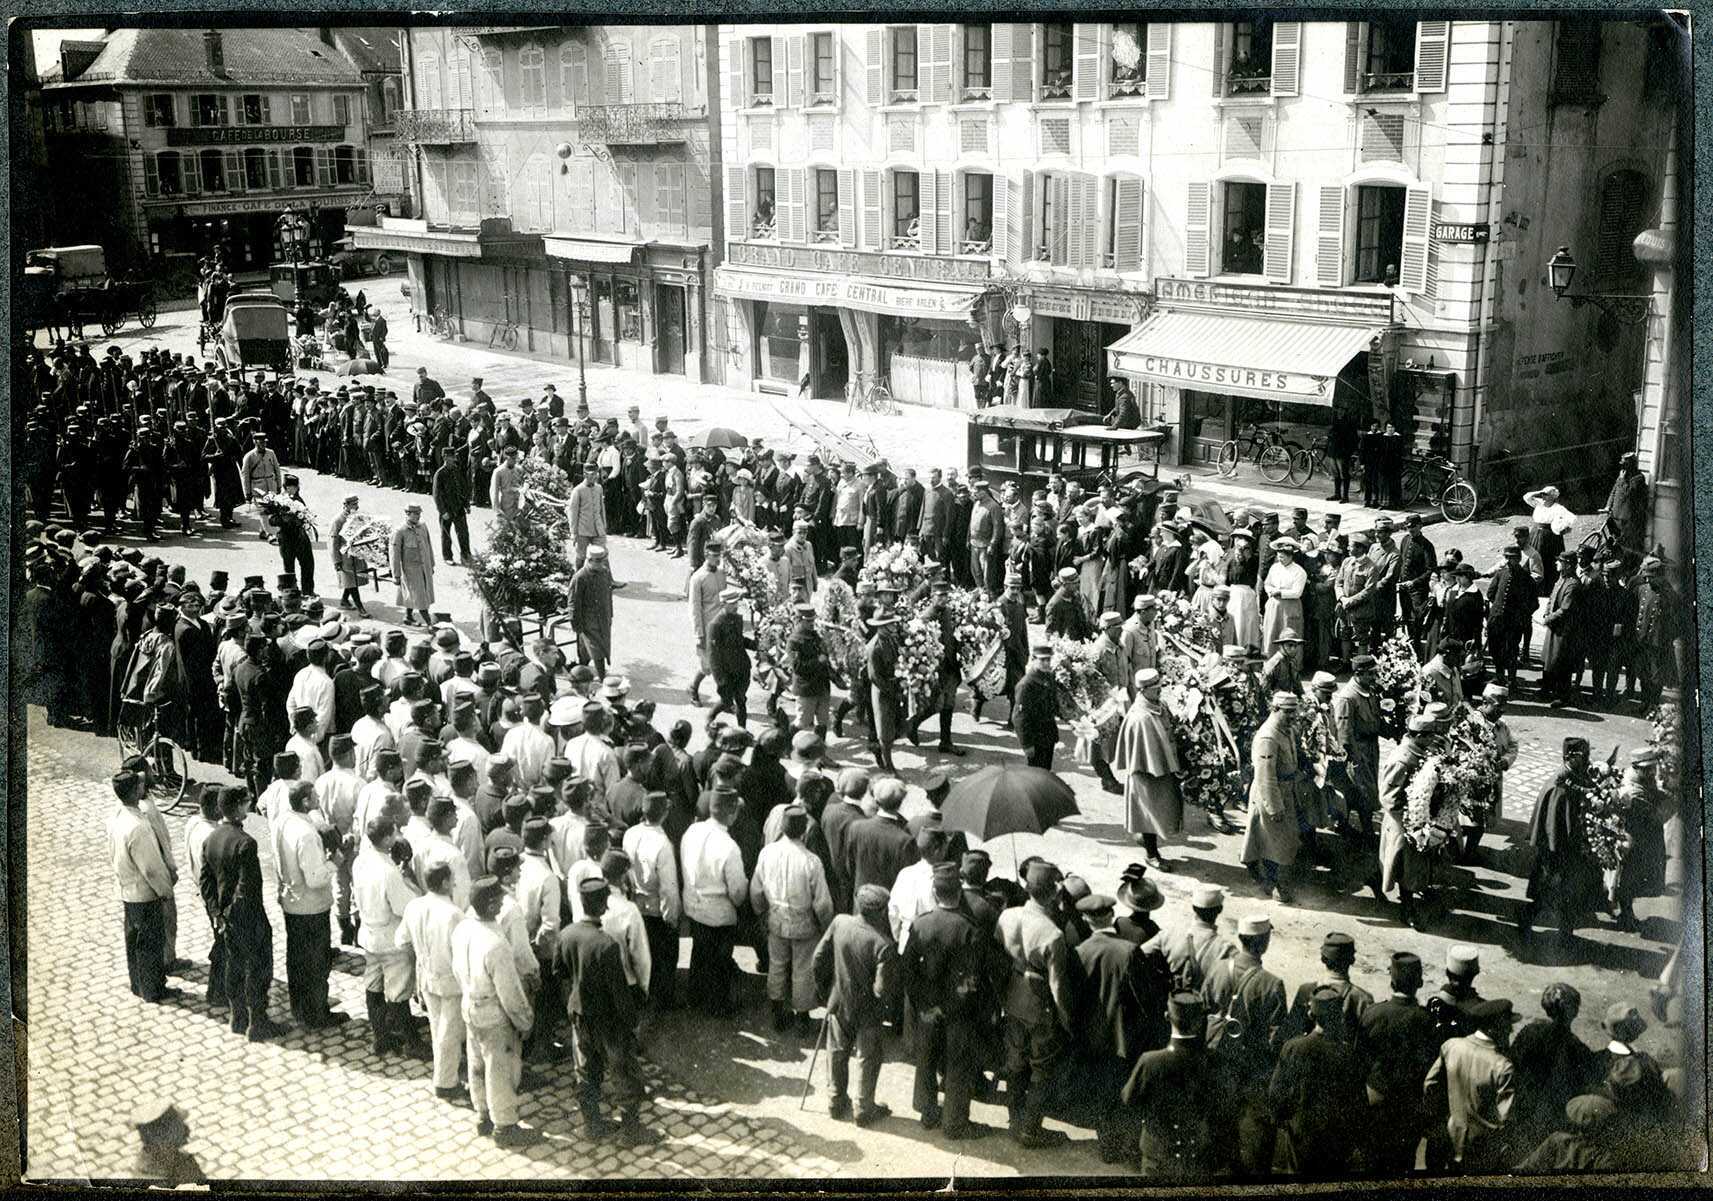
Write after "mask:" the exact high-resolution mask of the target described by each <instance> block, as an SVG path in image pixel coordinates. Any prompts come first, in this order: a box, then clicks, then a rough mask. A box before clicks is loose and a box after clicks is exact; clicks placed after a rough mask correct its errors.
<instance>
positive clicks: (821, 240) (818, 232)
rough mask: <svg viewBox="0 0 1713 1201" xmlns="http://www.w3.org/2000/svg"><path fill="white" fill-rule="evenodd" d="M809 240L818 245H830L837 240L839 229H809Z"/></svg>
mask: <svg viewBox="0 0 1713 1201" xmlns="http://www.w3.org/2000/svg"><path fill="white" fill-rule="evenodd" d="M809 240H810V241H811V242H813V243H815V244H816V245H818V246H828V245H832V244H833V243H835V242H837V241H838V240H839V231H838V230H836V229H812V230H810V231H809Z"/></svg>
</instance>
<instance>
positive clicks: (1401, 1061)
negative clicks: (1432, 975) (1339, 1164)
mask: <svg viewBox="0 0 1713 1201" xmlns="http://www.w3.org/2000/svg"><path fill="white" fill-rule="evenodd" d="M1390 970H1391V984H1392V995H1391V996H1390V997H1388V998H1386V999H1385V1000H1384V1001H1378V1002H1376V1003H1374V1004H1373V1005H1370V1006H1368V1007H1367V1008H1366V1009H1364V1010H1363V1011H1362V1016H1361V1018H1360V1019H1359V1020H1358V1025H1357V1037H1356V1044H1357V1048H1358V1049H1359V1050H1360V1051H1361V1052H1362V1054H1363V1057H1364V1058H1365V1059H1366V1060H1367V1063H1368V1097H1367V1100H1368V1114H1369V1117H1368V1121H1367V1129H1368V1132H1369V1138H1368V1145H1367V1147H1366V1148H1365V1149H1364V1151H1363V1161H1364V1166H1365V1167H1366V1168H1367V1170H1368V1171H1369V1172H1371V1173H1375V1174H1377V1175H1381V1176H1402V1175H1405V1174H1407V1173H1408V1172H1409V1171H1410V1170H1411V1169H1413V1168H1414V1167H1415V1164H1416V1145H1417V1144H1418V1143H1420V1142H1421V1136H1422V1129H1423V1126H1424V1125H1425V1115H1424V1113H1423V1110H1422V1081H1423V1080H1425V1079H1426V1078H1427V1071H1428V1068H1429V1067H1430V1066H1432V1064H1433V1061H1434V1056H1436V1055H1437V1054H1438V1053H1439V1046H1440V1043H1441V1042H1442V1041H1443V1040H1442V1039H1441V1038H1440V1037H1439V1033H1438V1031H1437V1029H1436V1027H1435V1023H1434V1019H1433V1018H1432V1017H1431V1016H1430V1015H1429V1014H1428V1012H1427V1010H1425V1009H1423V1008H1422V1006H1421V1005H1420V1004H1419V1003H1418V1002H1417V1001H1416V993H1417V992H1419V991H1420V990H1421V986H1422V961H1421V959H1420V957H1418V956H1416V955H1414V954H1412V953H1410V952H1409V951H1395V952H1393V954H1392V963H1391V969H1390Z"/></svg>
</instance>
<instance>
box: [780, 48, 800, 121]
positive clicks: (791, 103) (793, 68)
mask: <svg viewBox="0 0 1713 1201" xmlns="http://www.w3.org/2000/svg"><path fill="white" fill-rule="evenodd" d="M786 46H787V54H788V56H789V57H788V58H787V62H786V65H787V68H788V74H787V80H786V91H785V95H784V96H782V97H780V98H779V103H782V104H784V105H785V106H786V107H788V108H802V107H803V35H802V34H800V33H798V34H793V35H792V36H791V37H789V38H787V39H786Z"/></svg>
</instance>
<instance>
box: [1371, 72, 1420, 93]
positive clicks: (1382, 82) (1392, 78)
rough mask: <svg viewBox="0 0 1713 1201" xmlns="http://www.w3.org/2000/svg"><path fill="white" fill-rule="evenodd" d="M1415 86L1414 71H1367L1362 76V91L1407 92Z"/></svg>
mask: <svg viewBox="0 0 1713 1201" xmlns="http://www.w3.org/2000/svg"><path fill="white" fill-rule="evenodd" d="M1415 86H1416V73H1415V72H1414V71H1369V72H1367V73H1365V74H1364V75H1363V76H1362V90H1363V91H1364V92H1409V91H1413V90H1415Z"/></svg>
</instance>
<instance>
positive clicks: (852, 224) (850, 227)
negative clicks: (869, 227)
mask: <svg viewBox="0 0 1713 1201" xmlns="http://www.w3.org/2000/svg"><path fill="white" fill-rule="evenodd" d="M856 244H857V219H856V172H854V171H852V170H851V169H850V168H849V167H840V168H839V245H840V246H855V245H856Z"/></svg>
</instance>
